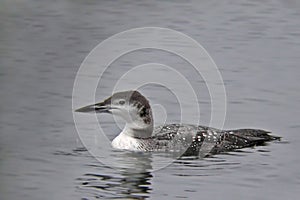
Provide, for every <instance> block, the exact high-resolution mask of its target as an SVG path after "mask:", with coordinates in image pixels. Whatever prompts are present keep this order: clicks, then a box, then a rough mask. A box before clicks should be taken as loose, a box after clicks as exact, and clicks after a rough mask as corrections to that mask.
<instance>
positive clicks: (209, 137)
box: [153, 124, 280, 157]
mask: <svg viewBox="0 0 300 200" xmlns="http://www.w3.org/2000/svg"><path fill="white" fill-rule="evenodd" d="M269 133H270V132H268V131H264V130H259V129H237V130H220V129H215V128H211V127H206V126H195V125H187V124H184V125H180V124H169V125H163V126H159V127H156V128H155V130H154V136H153V138H154V139H155V141H157V146H160V147H161V146H165V147H166V149H168V150H169V149H175V148H176V147H179V148H183V149H184V148H185V152H184V154H183V155H200V156H203V157H205V156H210V155H212V154H217V153H220V152H225V151H231V150H234V149H240V148H245V147H251V146H256V145H263V144H264V143H265V142H268V141H272V140H278V139H280V137H277V136H273V135H270V134H269Z"/></svg>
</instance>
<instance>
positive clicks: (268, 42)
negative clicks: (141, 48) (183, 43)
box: [0, 0, 300, 200]
mask: <svg viewBox="0 0 300 200" xmlns="http://www.w3.org/2000/svg"><path fill="white" fill-rule="evenodd" d="M299 18H300V4H299V2H298V1H297V0H288V1H284V0H274V1H246V0H243V1H229V0H224V1H221V2H220V1H187V2H185V3H183V2H181V1H152V2H138V1H132V0H128V1H93V0H86V1H78V0H74V1H70V0H62V1H45V0H44V1H37V0H24V1H19V0H1V2H0V88H1V90H0V91H1V98H0V101H1V102H0V112H1V113H0V180H1V182H0V199H1V200H2V199H3V200H6V199H96V198H104V199H108V198H137V199H143V198H147V197H149V198H150V199H177V198H178V199H181V198H189V199H217V198H219V199H283V198H286V199H298V197H299V194H300V192H299V191H300V190H299V189H300V173H299V168H300V158H299V155H298V152H299V150H300V143H299V142H300V141H299V139H300V136H299V131H300V122H299V115H300V105H299V104H300V93H299V92H300V85H299V80H300V79H299V76H300V68H299V62H300V56H299V52H300V20H299ZM143 26H160V27H166V28H172V29H175V30H178V31H181V32H183V33H185V34H187V35H189V36H191V37H192V38H194V39H195V40H197V41H198V42H199V43H201V44H202V45H203V46H204V47H205V48H206V50H207V51H208V52H209V53H210V55H211V56H212V57H213V59H214V60H215V62H216V64H217V65H218V67H219V69H220V71H221V74H222V76H223V79H224V81H225V86H226V92H227V98H228V102H227V103H228V104H227V106H228V107H227V117H226V123H225V128H239V127H258V128H264V129H268V130H272V131H273V132H274V134H277V135H280V136H282V137H283V141H282V142H275V143H272V144H270V145H267V146H263V147H257V148H253V149H245V150H243V151H241V152H234V153H230V154H225V155H218V156H215V157H214V158H210V159H204V160H181V161H177V162H175V163H173V164H172V165H170V166H168V167H167V168H164V169H162V170H159V171H155V172H151V168H152V166H151V162H152V161H151V159H152V158H151V156H150V157H149V155H145V156H143V155H142V156H140V155H132V154H130V153H124V152H119V154H120V159H123V160H124V170H114V169H110V168H107V167H105V166H103V165H101V164H100V163H99V162H97V161H96V160H95V159H94V158H93V157H92V156H90V154H89V153H88V152H86V151H84V149H82V145H81V143H80V141H79V139H78V136H77V133H76V130H75V126H74V122H73V118H72V89H73V82H74V78H75V76H76V72H77V70H78V68H79V66H80V63H81V62H82V61H83V59H84V58H85V57H86V56H87V54H88V53H89V51H91V49H93V47H95V46H96V45H97V44H98V43H100V42H101V41H103V40H104V39H106V38H108V37H110V36H112V35H113V34H116V33H119V32H121V31H124V30H127V29H130V28H136V27H143ZM174 44H176V41H174ZM156 58H157V60H154V59H156ZM122 59H123V60H122ZM176 59H178V58H176V57H175V56H173V55H168V54H166V53H163V52H137V53H136V54H133V55H128V56H127V57H124V58H120V60H118V61H116V62H115V63H113V64H112V67H111V68H110V71H109V73H108V76H107V79H105V80H104V83H103V84H106V85H109V84H111V83H115V81H116V80H114V79H117V78H118V77H117V76H116V77H115V78H114V75H115V74H118V73H119V72H120V70H121V69H122V70H123V71H126V70H124V68H122V65H120V64H122V63H123V64H124V63H127V64H128V63H129V64H128V65H132V66H134V65H135V64H136V63H144V62H154V61H155V62H167V64H169V65H172V64H174V65H176V64H177V65H178V63H180V60H176ZM187 67H188V66H182V69H185V70H183V71H185V72H187V71H189V70H188V69H189V68H187ZM122 70H121V71H122ZM185 72H183V73H185ZM187 76H189V75H188V74H187ZM109 81H111V82H109ZM190 81H191V82H192V83H193V84H197V83H202V84H203V82H201V81H200V82H199V80H194V79H193V76H192V75H191V77H190ZM107 91H108V90H107ZM107 91H106V92H105V93H104V94H101V90H100V91H99V98H100V99H101V98H103V97H105V96H106V95H108V92H107ZM146 92H147V95H149V96H151V95H152V98H153V99H154V100H155V101H157V102H159V103H160V104H162V105H165V106H166V108H167V110H168V120H169V119H170V121H172V120H175V121H176V120H177V119H178V118H177V117H176V115H175V114H176V113H172V111H174V110H177V109H178V107H177V106H178V104H177V102H176V101H175V100H174V99H173V98H172V96H170V95H163V94H164V93H165V90H163V89H160V88H158V89H157V88H155V87H149V88H148V89H147V90H146ZM198 95H200V96H201V93H200V94H198ZM203 96H204V97H203V99H202V100H200V104H201V105H202V107H203V113H204V114H203V115H204V117H203V124H204V125H205V124H207V123H208V121H207V119H209V116H206V114H205V113H206V111H207V112H208V113H209V109H207V107H209V103H207V99H206V98H205V96H207V91H205V90H204V92H203ZM160 97H161V98H160ZM205 105H208V106H205ZM190 106H192V105H190ZM206 109H207V110H206ZM172 114H173V115H172ZM207 115H208V114H207ZM100 119H102V118H101V117H100ZM103 120H104V121H105V122H106V123H105V124H104V125H105V130H107V131H109V132H111V133H115V132H116V131H118V128H117V127H116V126H115V125H114V124H113V123H112V118H110V117H107V116H106V117H103ZM109 122H111V123H109ZM112 136H113V135H112ZM114 136H115V135H114ZM126 164H128V165H136V166H135V170H129V169H130V167H129V168H128V169H127V170H126V167H125V165H126ZM121 167H122V166H121Z"/></svg>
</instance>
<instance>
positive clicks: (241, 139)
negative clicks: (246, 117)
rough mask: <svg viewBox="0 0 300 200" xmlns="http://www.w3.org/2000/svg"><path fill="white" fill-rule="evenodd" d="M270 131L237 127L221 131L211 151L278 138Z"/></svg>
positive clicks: (254, 144)
mask: <svg viewBox="0 0 300 200" xmlns="http://www.w3.org/2000/svg"><path fill="white" fill-rule="evenodd" d="M269 133H270V132H268V131H265V130H260V129H237V130H227V131H222V133H221V135H220V137H219V139H218V142H217V144H216V145H215V147H214V148H213V149H212V151H211V153H212V154H216V153H219V152H224V151H230V150H234V149H241V148H245V147H252V146H256V145H263V144H264V143H265V142H268V141H272V140H279V139H280V137H277V136H273V135H270V134H269Z"/></svg>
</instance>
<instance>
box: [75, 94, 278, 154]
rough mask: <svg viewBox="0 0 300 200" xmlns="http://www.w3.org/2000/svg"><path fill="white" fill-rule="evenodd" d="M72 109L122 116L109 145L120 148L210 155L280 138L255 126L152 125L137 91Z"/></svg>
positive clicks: (148, 105)
mask: <svg viewBox="0 0 300 200" xmlns="http://www.w3.org/2000/svg"><path fill="white" fill-rule="evenodd" d="M75 111H76V112H84V113H86V112H96V113H110V114H113V115H116V116H119V117H121V118H123V119H124V120H125V122H126V124H125V127H124V129H123V130H122V132H121V133H120V134H119V135H118V136H117V137H116V138H115V139H113V141H112V147H114V148H117V149H124V150H133V151H174V150H176V149H184V152H185V153H184V154H185V155H197V154H198V153H199V151H201V149H202V148H205V147H206V148H207V147H209V148H208V152H207V155H212V154H216V153H220V152H225V151H230V150H234V149H240V148H244V147H251V146H255V145H262V144H263V143H265V142H268V141H272V140H278V139H280V137H277V136H273V135H270V134H269V132H267V131H264V130H259V129H237V130H220V129H215V128H211V127H206V126H199V125H190V124H168V125H162V126H158V127H156V128H154V127H153V116H152V111H151V107H150V104H149V101H148V100H147V99H146V98H145V97H144V96H143V95H142V94H141V93H140V92H138V91H123V92H117V93H114V94H113V95H112V96H111V97H109V98H107V99H106V100H104V101H103V102H100V103H97V104H92V105H88V106H85V107H82V108H79V109H77V110H75ZM207 144H209V145H207Z"/></svg>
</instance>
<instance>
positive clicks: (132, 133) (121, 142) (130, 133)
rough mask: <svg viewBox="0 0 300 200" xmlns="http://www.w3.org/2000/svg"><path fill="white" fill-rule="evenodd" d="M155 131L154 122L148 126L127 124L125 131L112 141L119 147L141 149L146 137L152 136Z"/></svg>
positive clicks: (113, 144) (115, 146) (114, 145)
mask: <svg viewBox="0 0 300 200" xmlns="http://www.w3.org/2000/svg"><path fill="white" fill-rule="evenodd" d="M152 132H153V123H150V124H147V125H146V126H132V124H126V125H125V127H124V129H123V131H122V132H121V133H120V134H119V135H118V136H117V137H116V138H115V139H114V140H113V141H112V146H113V147H114V148H117V149H128V150H139V148H140V146H141V143H142V141H143V140H144V139H147V138H150V137H151V135H152Z"/></svg>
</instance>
